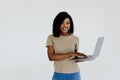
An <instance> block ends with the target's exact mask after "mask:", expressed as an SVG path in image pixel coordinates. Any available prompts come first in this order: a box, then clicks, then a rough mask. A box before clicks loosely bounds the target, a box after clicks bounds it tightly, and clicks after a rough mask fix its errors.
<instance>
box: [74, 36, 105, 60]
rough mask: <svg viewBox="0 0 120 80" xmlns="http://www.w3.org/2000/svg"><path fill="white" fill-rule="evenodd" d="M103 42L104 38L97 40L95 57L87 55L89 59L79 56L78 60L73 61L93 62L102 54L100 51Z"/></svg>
mask: <svg viewBox="0 0 120 80" xmlns="http://www.w3.org/2000/svg"><path fill="white" fill-rule="evenodd" d="M103 41H104V36H103V37H99V38H98V39H97V42H96V46H95V49H94V52H93V55H87V57H81V56H78V57H77V58H73V59H72V60H76V61H91V60H94V59H95V58H96V57H98V56H99V54H100V50H101V48H102V44H103Z"/></svg>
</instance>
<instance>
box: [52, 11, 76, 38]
mask: <svg viewBox="0 0 120 80" xmlns="http://www.w3.org/2000/svg"><path fill="white" fill-rule="evenodd" d="M65 18H69V19H70V29H69V31H68V33H69V34H73V32H74V25H73V20H72V17H71V16H70V15H69V14H68V13H67V12H60V13H58V14H57V16H56V17H55V19H54V21H53V30H52V32H53V36H54V37H59V36H60V32H61V30H60V25H61V24H62V22H63V21H64V20H65Z"/></svg>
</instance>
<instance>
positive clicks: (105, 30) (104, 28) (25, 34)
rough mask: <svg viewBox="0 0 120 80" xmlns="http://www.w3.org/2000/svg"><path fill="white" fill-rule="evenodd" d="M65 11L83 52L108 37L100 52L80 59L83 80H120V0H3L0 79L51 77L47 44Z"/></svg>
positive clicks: (0, 3)
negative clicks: (54, 25) (56, 21)
mask: <svg viewBox="0 0 120 80" xmlns="http://www.w3.org/2000/svg"><path fill="white" fill-rule="evenodd" d="M61 11H67V12H68V13H69V14H70V15H71V16H72V18H73V22H74V27H75V30H74V34H75V35H77V36H78V37H79V39H80V45H79V51H80V52H83V53H85V54H92V53H93V51H94V47H95V44H96V40H97V38H98V37H100V36H105V39H104V43H103V46H102V49H101V53H100V56H99V57H98V58H96V59H95V60H94V61H87V62H82V63H78V65H79V67H80V72H81V76H82V80H120V77H119V74H120V69H119V68H120V63H119V61H120V36H119V34H120V1H119V0H0V80H51V78H52V74H53V72H54V69H53V62H50V61H49V60H48V57H47V49H46V47H45V45H46V39H47V36H48V35H49V34H51V33H52V23H53V19H54V17H55V16H56V15H57V14H58V13H59V12H61Z"/></svg>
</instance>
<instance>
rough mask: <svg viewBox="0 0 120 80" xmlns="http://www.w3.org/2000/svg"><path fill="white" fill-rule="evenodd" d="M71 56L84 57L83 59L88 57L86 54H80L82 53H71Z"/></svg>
mask: <svg viewBox="0 0 120 80" xmlns="http://www.w3.org/2000/svg"><path fill="white" fill-rule="evenodd" d="M71 56H72V57H73V56H82V57H87V56H86V55H85V54H84V53H80V52H73V53H71Z"/></svg>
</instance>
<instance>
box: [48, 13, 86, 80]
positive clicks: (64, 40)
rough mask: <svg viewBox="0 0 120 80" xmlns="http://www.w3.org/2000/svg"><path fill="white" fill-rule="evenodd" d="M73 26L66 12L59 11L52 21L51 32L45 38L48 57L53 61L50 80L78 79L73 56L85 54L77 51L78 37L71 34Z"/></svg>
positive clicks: (77, 69)
mask: <svg viewBox="0 0 120 80" xmlns="http://www.w3.org/2000/svg"><path fill="white" fill-rule="evenodd" d="M73 31H74V26H73V20H72V18H71V16H70V15H69V14H68V13H67V12H60V13H58V14H57V16H56V17H55V19H54V21H53V34H51V35H49V36H48V38H47V42H46V46H47V52H48V58H49V60H50V61H54V74H53V77H52V80H80V78H81V77H80V69H79V66H78V64H77V62H76V61H75V60H71V57H74V56H84V57H85V56H86V55H85V54H83V53H80V52H78V47H79V39H78V37H77V36H75V35H73Z"/></svg>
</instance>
